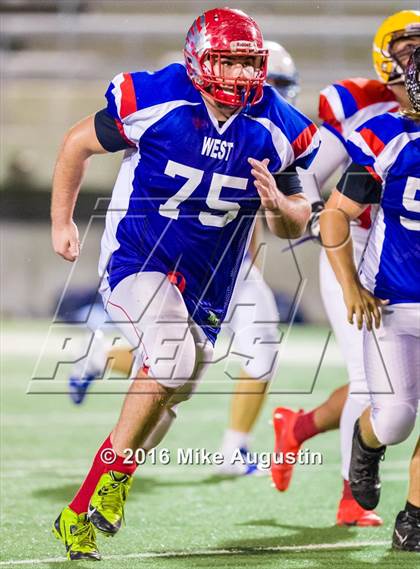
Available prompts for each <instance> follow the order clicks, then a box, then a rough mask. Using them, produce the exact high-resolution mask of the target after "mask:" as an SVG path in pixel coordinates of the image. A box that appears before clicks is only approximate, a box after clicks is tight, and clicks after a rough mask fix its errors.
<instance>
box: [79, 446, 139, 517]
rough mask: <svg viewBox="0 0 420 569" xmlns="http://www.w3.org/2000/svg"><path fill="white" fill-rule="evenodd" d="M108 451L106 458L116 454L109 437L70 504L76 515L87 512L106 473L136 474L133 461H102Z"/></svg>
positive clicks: (116, 458) (135, 465)
mask: <svg viewBox="0 0 420 569" xmlns="http://www.w3.org/2000/svg"><path fill="white" fill-rule="evenodd" d="M106 449H108V453H105V455H104V458H107V456H106V455H108V456H109V454H111V457H112V452H115V451H114V450H113V447H112V443H111V437H110V436H109V437H107V438H106V439H105V441H104V442H103V443H102V445H101V447H100V448H99V450H98V452H97V453H96V455H95V458H94V459H93V463H92V466H91V468H90V470H89V472H88V474H87V476H86V478H85V480H84V481H83V484H82V485H81V486H80V488H79V490H78V491H77V494H76V495H75V497H74V498H73V500H72V501H71V502H70V504H69V507H70V508H71V509H72V510H73V512H76V514H82V513H83V512H87V510H88V506H89V502H90V498H91V496H92V494H93V492H94V491H95V488H96V486H97V484H98V482H99V479H100V478H101V476H102V474H104V472H109V471H110V470H116V471H117V472H123V473H124V474H130V475H131V474H134V472H135V470H136V468H137V464H136V462H134V461H133V463H132V464H131V463H130V464H123V462H124V457H122V456H117V455H116V457H115V459H114V460H112V461H111V463H110V464H108V463H105V462H103V460H102V453H103V452H105V450H106Z"/></svg>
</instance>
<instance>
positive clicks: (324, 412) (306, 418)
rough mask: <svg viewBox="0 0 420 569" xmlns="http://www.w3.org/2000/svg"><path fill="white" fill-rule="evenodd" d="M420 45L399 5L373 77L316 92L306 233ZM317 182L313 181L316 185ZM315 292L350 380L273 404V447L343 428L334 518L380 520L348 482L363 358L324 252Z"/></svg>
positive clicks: (286, 449) (356, 240) (357, 237)
mask: <svg viewBox="0 0 420 569" xmlns="http://www.w3.org/2000/svg"><path fill="white" fill-rule="evenodd" d="M418 45H420V12H419V11H418V10H402V11H399V12H397V13H395V14H392V15H391V16H389V17H388V18H386V19H385V20H384V21H383V22H382V23H381V25H380V26H379V27H378V29H377V31H376V34H375V37H374V40H373V46H372V58H373V64H374V68H375V71H376V74H377V77H378V78H377V79H369V78H363V77H352V78H347V79H344V80H342V81H335V82H334V83H332V84H330V85H329V86H328V87H326V88H325V89H323V90H322V91H321V93H320V98H319V118H320V120H321V121H322V125H321V126H320V129H319V130H320V137H321V147H320V151H319V152H318V154H317V156H316V158H315V160H314V161H313V162H312V164H311V166H310V167H309V169H308V171H307V172H305V173H303V176H302V185H303V189H304V192H305V194H306V195H307V197H308V198H309V199H310V200H311V202H312V207H313V216H312V218H311V222H310V224H309V235H312V237H315V238H317V236H318V235H319V215H320V212H321V211H322V209H323V207H324V204H323V202H322V201H320V193H319V188H321V189H324V187H325V184H326V183H327V182H328V180H329V178H330V176H331V175H333V174H334V172H336V170H337V168H338V169H339V170H340V172H343V171H344V170H345V168H346V167H347V166H348V164H349V160H350V157H349V154H348V149H347V146H346V139H347V137H348V136H349V134H350V133H351V132H352V131H353V130H354V129H355V128H356V127H358V126H360V125H361V124H363V123H364V122H366V121H367V120H368V119H370V118H372V117H374V116H376V115H380V114H383V113H385V112H389V111H396V110H398V108H399V107H400V106H405V105H406V104H407V93H406V90H405V87H404V69H405V66H406V65H407V62H408V59H409V56H410V54H411V52H412V51H413V50H414V49H415V47H416V46H418ZM315 182H317V183H315ZM370 209H371V208H366V209H365V210H364V211H363V213H362V214H361V216H360V217H359V218H358V219H355V220H353V221H352V223H351V236H352V241H353V253H354V256H355V261H356V264H357V265H358V264H359V263H360V260H361V258H362V255H363V252H364V250H365V247H366V243H367V240H368V237H369V233H370V229H371V216H370ZM319 277H320V292H321V297H322V300H323V304H324V308H325V311H326V315H327V316H328V320H329V322H330V324H331V326H332V330H333V332H334V335H335V338H336V340H337V344H338V346H339V348H340V351H341V353H342V356H343V359H344V361H345V364H346V369H347V375H348V381H349V385H348V386H347V385H345V386H342V387H339V388H338V389H336V390H335V391H334V392H333V393H331V395H330V396H329V397H328V399H326V400H325V401H324V402H323V403H322V404H321V405H319V406H317V407H315V408H312V409H309V410H307V411H304V410H300V411H294V410H292V409H289V408H287V407H278V408H277V409H275V410H274V413H273V426H274V433H275V440H276V443H275V451H276V452H282V453H283V454H286V453H293V454H296V453H297V452H298V451H299V449H300V447H301V445H303V444H305V443H306V441H308V440H309V439H311V438H312V437H314V436H316V435H318V434H319V433H323V432H326V431H329V430H333V429H337V428H338V427H340V447H341V449H340V450H341V473H342V477H343V487H342V488H343V490H342V495H341V499H340V501H339V504H338V508H337V514H336V521H337V524H338V525H340V526H342V525H349V526H353V525H357V526H359V527H367V526H378V525H381V524H382V519H381V517H380V516H379V515H378V514H377V512H375V511H374V510H365V509H364V508H362V507H361V506H360V505H359V504H358V503H357V501H356V500H355V499H354V497H353V496H352V493H351V488H350V485H349V480H348V478H349V465H350V454H351V441H352V435H353V428H354V423H355V421H356V419H357V418H358V417H359V415H360V413H361V412H362V411H363V409H365V407H366V406H367V405H368V404H369V395H368V392H367V387H366V375H365V370H364V364H363V337H362V333H361V332H360V331H359V330H357V328H356V327H354V326H351V325H350V324H348V322H347V320H346V308H345V305H344V302H343V297H342V292H341V287H340V285H339V283H338V282H337V279H336V277H335V275H334V272H333V270H332V268H331V265H330V263H329V262H328V259H327V256H326V253H325V251H324V250H322V251H321V255H320V265H319ZM293 468H294V465H293V464H286V463H284V464H280V463H279V464H273V465H272V469H271V474H272V478H273V481H274V483H275V486H276V488H277V489H278V490H280V491H285V490H287V488H288V487H289V485H290V482H291V479H292V474H293Z"/></svg>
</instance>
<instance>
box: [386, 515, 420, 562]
mask: <svg viewBox="0 0 420 569" xmlns="http://www.w3.org/2000/svg"><path fill="white" fill-rule="evenodd" d="M392 549H398V550H400V551H415V552H417V553H420V518H419V517H416V516H413V515H412V514H410V512H407V511H406V510H402V511H401V512H400V513H399V514H398V516H397V519H396V520H395V528H394V533H393V536H392Z"/></svg>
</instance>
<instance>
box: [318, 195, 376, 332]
mask: <svg viewBox="0 0 420 569" xmlns="http://www.w3.org/2000/svg"><path fill="white" fill-rule="evenodd" d="M365 208H366V205H363V204H359V203H357V202H355V201H354V200H352V199H350V198H348V197H346V196H345V195H343V194H342V193H341V192H339V191H338V190H334V191H333V192H332V194H331V197H330V198H329V200H328V201H327V203H326V205H325V210H324V212H323V213H322V214H321V217H320V225H321V237H322V243H323V245H324V247H325V248H326V253H327V256H328V259H329V261H330V263H331V266H332V268H333V270H334V273H335V275H336V277H337V280H338V282H339V283H340V286H341V288H342V290H343V297H344V302H345V304H346V308H347V319H348V321H349V322H350V324H353V322H354V317H355V318H356V324H357V327H358V328H359V330H361V329H362V327H363V321H365V323H366V327H367V329H368V330H372V318H373V320H374V322H375V327H376V328H379V326H380V323H381V313H380V310H379V307H380V306H382V305H384V304H387V301H385V300H381V299H379V298H376V297H375V296H374V295H373V294H372V293H370V292H369V291H368V290H367V289H365V288H364V287H363V286H362V284H361V283H360V280H359V276H358V272H357V267H356V265H355V263H354V256H353V242H352V238H351V234H350V221H351V220H353V219H356V218H357V217H359V215H361V213H362V212H363V210H364V209H365Z"/></svg>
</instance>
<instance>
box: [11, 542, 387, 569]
mask: <svg viewBox="0 0 420 569" xmlns="http://www.w3.org/2000/svg"><path fill="white" fill-rule="evenodd" d="M386 545H389V541H355V542H341V541H339V542H337V543H318V544H307V545H279V546H272V547H250V548H243V549H235V548H232V549H202V550H195V551H164V552H162V553H158V552H157V553H153V552H145V553H128V554H127V555H105V556H104V557H103V558H102V559H103V560H104V561H112V560H120V561H123V560H125V559H159V558H162V559H165V558H173V557H175V558H177V557H178V558H182V557H212V556H215V555H241V554H246V555H252V554H257V555H258V554H259V553H282V552H290V553H293V552H300V551H322V550H329V549H331V550H334V549H357V548H359V547H384V546H386ZM63 561H66V558H65V557H47V558H45V559H16V560H10V561H0V566H2V567H5V566H10V565H31V564H34V565H35V564H36V565H40V564H41V563H62V562H63Z"/></svg>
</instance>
